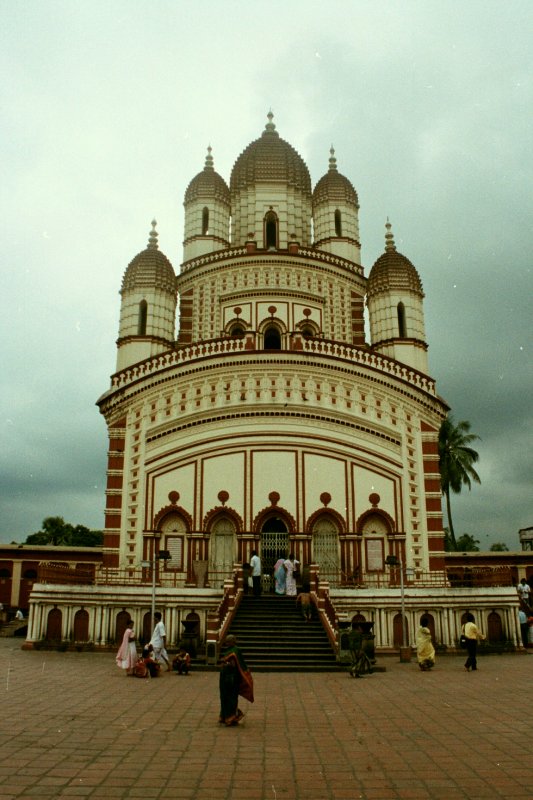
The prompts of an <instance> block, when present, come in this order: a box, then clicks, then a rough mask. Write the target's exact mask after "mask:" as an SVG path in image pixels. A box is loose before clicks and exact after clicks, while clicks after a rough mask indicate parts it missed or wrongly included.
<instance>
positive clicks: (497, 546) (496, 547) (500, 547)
mask: <svg viewBox="0 0 533 800" xmlns="http://www.w3.org/2000/svg"><path fill="white" fill-rule="evenodd" d="M490 552H491V553H508V552H509V548H508V547H507V545H506V544H505V542H494V544H491V546H490Z"/></svg>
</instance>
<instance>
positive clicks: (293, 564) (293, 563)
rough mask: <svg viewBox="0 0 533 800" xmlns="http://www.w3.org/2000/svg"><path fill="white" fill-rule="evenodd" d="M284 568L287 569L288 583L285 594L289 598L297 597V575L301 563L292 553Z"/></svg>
mask: <svg viewBox="0 0 533 800" xmlns="http://www.w3.org/2000/svg"><path fill="white" fill-rule="evenodd" d="M283 566H284V567H285V572H286V575H287V577H286V583H285V592H286V594H287V596H288V597H296V594H297V591H298V590H297V588H296V575H295V573H296V572H297V571H298V567H299V566H300V562H299V561H297V560H296V559H295V558H294V553H291V554H290V556H289V557H288V558H287V559H286V561H284V562H283Z"/></svg>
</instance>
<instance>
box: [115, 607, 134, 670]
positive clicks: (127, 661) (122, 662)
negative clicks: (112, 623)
mask: <svg viewBox="0 0 533 800" xmlns="http://www.w3.org/2000/svg"><path fill="white" fill-rule="evenodd" d="M115 660H116V662H117V667H119V668H120V669H125V670H126V675H133V670H134V668H135V664H136V663H137V647H136V645H135V632H134V630H133V620H132V619H130V620H128V622H127V623H126V630H125V631H124V636H123V637H122V644H121V645H120V647H119V650H118V653H117V656H116V659H115Z"/></svg>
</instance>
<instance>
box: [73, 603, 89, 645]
mask: <svg viewBox="0 0 533 800" xmlns="http://www.w3.org/2000/svg"><path fill="white" fill-rule="evenodd" d="M74 641H75V642H88V641H89V614H88V612H87V611H85V609H83V608H80V610H79V611H76V613H75V615H74Z"/></svg>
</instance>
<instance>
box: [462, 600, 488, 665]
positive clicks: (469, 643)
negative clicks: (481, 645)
mask: <svg viewBox="0 0 533 800" xmlns="http://www.w3.org/2000/svg"><path fill="white" fill-rule="evenodd" d="M463 635H464V636H465V637H466V652H467V653H468V658H467V659H466V661H465V671H466V672H470V670H472V671H474V670H477V643H478V640H479V639H485V636H483V634H482V633H481V631H480V630H479V629H478V627H477V625H476V623H475V620H474V615H473V614H470V613H468V614H467V615H466V622H465V624H464V625H463Z"/></svg>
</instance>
